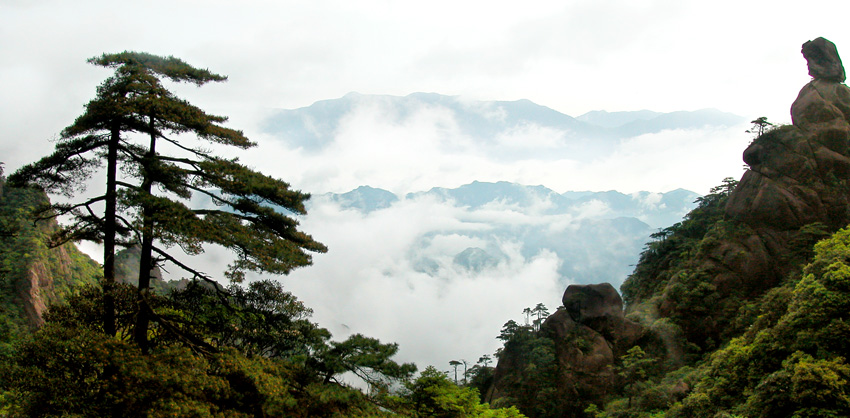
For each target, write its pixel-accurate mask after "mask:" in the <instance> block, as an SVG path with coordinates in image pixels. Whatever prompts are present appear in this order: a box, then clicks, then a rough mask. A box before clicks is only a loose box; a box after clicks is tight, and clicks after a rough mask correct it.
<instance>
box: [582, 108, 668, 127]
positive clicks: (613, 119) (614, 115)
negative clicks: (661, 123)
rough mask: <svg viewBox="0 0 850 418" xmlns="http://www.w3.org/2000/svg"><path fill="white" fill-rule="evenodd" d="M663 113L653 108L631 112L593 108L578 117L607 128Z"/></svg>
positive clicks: (647, 118)
mask: <svg viewBox="0 0 850 418" xmlns="http://www.w3.org/2000/svg"><path fill="white" fill-rule="evenodd" d="M661 114H662V113H659V112H653V111H651V110H636V111H629V112H606V111H604V110H593V111H590V112H587V113H585V114H583V115H581V116H579V117H577V118H576V119H578V120H580V121H582V122H587V123H589V124H591V125H596V126H601V127H603V128H606V129H611V128H617V127H620V126H623V125H625V124H627V123H631V122H635V121H639V120H649V119H653V118H656V117H658V116H659V115H661Z"/></svg>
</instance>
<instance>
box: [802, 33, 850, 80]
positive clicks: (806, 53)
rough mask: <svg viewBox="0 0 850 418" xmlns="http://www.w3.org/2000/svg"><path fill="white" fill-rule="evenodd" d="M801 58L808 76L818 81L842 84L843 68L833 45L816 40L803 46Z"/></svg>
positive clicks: (823, 40)
mask: <svg viewBox="0 0 850 418" xmlns="http://www.w3.org/2000/svg"><path fill="white" fill-rule="evenodd" d="M802 52H803V57H805V58H806V64H808V66H809V75H810V76H812V77H814V78H816V79H818V78H820V79H824V80H829V81H835V82H838V83H843V82H844V80H845V78H844V66H843V65H841V58H840V57H839V56H838V49H837V48H835V44H833V43H832V42H830V41H828V40H826V39H824V38H817V39H815V40H813V41H808V42H806V43H804V44H803V50H802Z"/></svg>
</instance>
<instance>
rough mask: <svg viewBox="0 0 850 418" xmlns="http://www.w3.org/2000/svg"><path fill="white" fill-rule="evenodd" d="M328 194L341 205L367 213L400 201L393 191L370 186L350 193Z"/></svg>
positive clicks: (361, 187)
mask: <svg viewBox="0 0 850 418" xmlns="http://www.w3.org/2000/svg"><path fill="white" fill-rule="evenodd" d="M328 196H330V198H331V199H332V200H334V201H335V202H337V203H339V205H340V206H341V207H344V208H351V209H357V210H360V211H361V212H365V213H369V212H372V211H376V210H378V209H384V208H388V207H390V205H392V204H393V203H395V202H397V201H398V197H397V196H396V195H395V194H393V193H392V192H389V191H386V190H384V189H376V188H374V187H369V186H360V187H358V188H356V189H354V190H352V191H350V192H348V193H342V194H334V193H329V194H328Z"/></svg>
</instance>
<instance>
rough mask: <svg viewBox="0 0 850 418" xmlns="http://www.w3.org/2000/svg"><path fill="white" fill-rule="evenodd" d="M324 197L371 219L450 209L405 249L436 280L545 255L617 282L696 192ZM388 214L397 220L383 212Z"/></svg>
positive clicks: (520, 189)
mask: <svg viewBox="0 0 850 418" xmlns="http://www.w3.org/2000/svg"><path fill="white" fill-rule="evenodd" d="M324 197H325V199H322V200H318V201H317V202H315V203H311V204H324V203H323V202H328V201H330V202H333V203H334V204H337V205H339V206H340V207H341V208H343V209H355V210H357V211H359V212H361V213H363V214H364V215H365V214H369V215H370V217H371V218H372V219H373V220H375V219H380V218H381V216H382V213H384V212H382V211H392V210H393V208H394V205H395V204H397V203H400V202H402V201H404V206H405V207H409V206H410V205H417V204H422V205H432V206H429V207H432V208H433V205H443V206H444V208H447V209H448V208H452V209H451V210H446V209H443V210H442V212H443V213H456V214H457V215H456V216H457V219H455V222H454V223H453V225H454V226H453V227H442V228H436V227H435V228H434V229H432V230H429V231H427V232H425V233H423V234H422V235H421V236H420V237H419V238H418V239H417V241H416V242H415V243H414V244H413V245H412V246H411V248H409V250H408V251H407V253H408V255H407V257H408V261H409V265H410V266H411V268H412V269H413V270H414V271H416V272H419V273H424V274H427V275H429V276H434V277H446V275H447V273H446V272H447V271H448V272H450V271H457V272H465V273H463V274H486V272H487V271H488V270H489V269H499V268H502V267H504V266H507V265H509V264H510V263H511V257H514V258H515V257H517V256H518V255H519V256H521V257H523V258H524V259H525V260H531V259H533V258H534V257H537V256H539V255H541V254H547V253H549V254H554V255H555V256H557V257H558V260H559V264H558V272H559V274H560V275H561V277H563V278H564V280H571V281H575V282H579V283H591V282H599V281H609V282H611V283H613V284H614V285H615V286H619V283H620V282H622V280H624V279H625V278H626V276H628V275H629V274H630V273H631V270H632V268H633V266H634V264H635V263H637V259H638V256H639V254H640V252H641V250H642V249H643V247H644V245H645V244H646V242H648V241H649V240H650V237H649V236H650V234H652V233H654V232H656V231H657V230H658V229H659V228H663V227H667V226H670V225H672V224H673V223H676V222H679V221H680V220H681V219H682V216H684V215H685V214H686V213H687V212H689V211H690V210H691V209H692V208H694V207H695V203H694V201H695V200H696V198H697V197H699V195H698V194H696V193H694V192H690V191H687V190H683V189H677V190H673V191H670V192H667V193H650V192H639V193H633V194H624V193H620V192H617V191H603V192H590V191H580V192H565V193H557V192H555V191H553V190H551V189H549V188H546V187H544V186H525V185H520V184H515V183H509V182H496V183H489V182H479V181H476V182H473V183H470V184H466V185H463V186H460V187H457V188H442V187H435V188H432V189H430V190H428V191H424V192H418V193H410V194H407V195H406V196H404V197H401V198H400V197H397V196H396V195H394V194H392V193H390V192H389V191H386V190H382V189H376V188H372V187H366V186H362V187H359V188H357V189H355V190H353V191H351V192H348V193H343V194H327V195H325V196H324ZM308 210H309V208H308ZM387 213H388V214H389V213H390V212H387ZM388 219H398V218H397V216H392V215H388ZM458 240H461V241H463V240H466V241H468V242H475V243H477V244H476V245H474V246H463V247H460V248H458V247H452V246H447V244H446V243H447V242H456V241H458ZM458 274H460V273H458Z"/></svg>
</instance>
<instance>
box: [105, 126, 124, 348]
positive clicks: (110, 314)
mask: <svg viewBox="0 0 850 418" xmlns="http://www.w3.org/2000/svg"><path fill="white" fill-rule="evenodd" d="M120 139H121V132H120V130H119V129H118V127H114V128H112V132H111V133H110V138H109V146H108V148H107V157H106V161H107V162H106V202H105V205H106V208H105V209H104V214H103V222H104V225H103V332H104V333H105V334H106V335H109V336H114V335H115V332H116V326H115V235H116V228H115V224H116V213H115V212H116V201H117V198H118V193H117V191H116V190H117V172H118V142H119V141H120Z"/></svg>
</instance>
